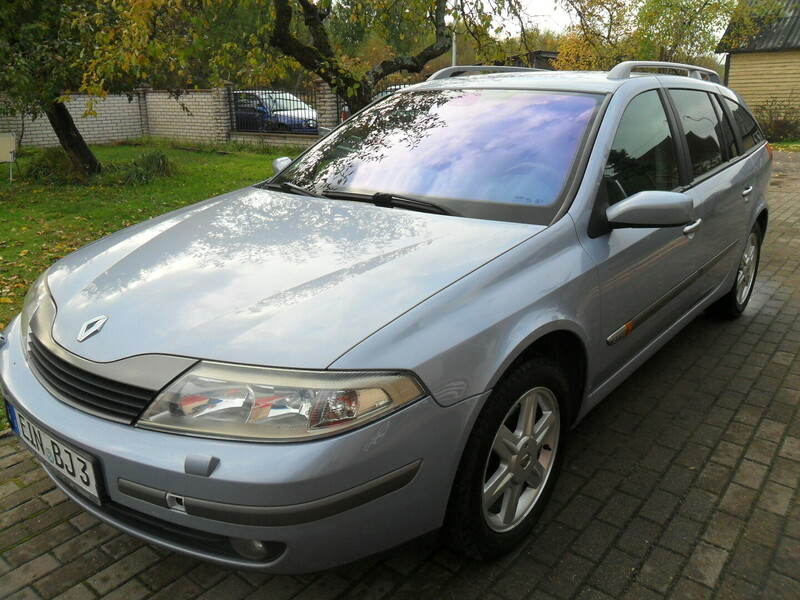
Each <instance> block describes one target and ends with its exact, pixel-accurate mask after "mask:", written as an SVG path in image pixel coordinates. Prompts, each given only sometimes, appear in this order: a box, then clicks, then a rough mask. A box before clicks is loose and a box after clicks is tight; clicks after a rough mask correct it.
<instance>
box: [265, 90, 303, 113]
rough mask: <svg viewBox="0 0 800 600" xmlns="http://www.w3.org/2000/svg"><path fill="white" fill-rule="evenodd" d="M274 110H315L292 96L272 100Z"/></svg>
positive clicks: (276, 97)
mask: <svg viewBox="0 0 800 600" xmlns="http://www.w3.org/2000/svg"><path fill="white" fill-rule="evenodd" d="M272 105H273V110H308V111H311V110H313V109H312V108H311V107H310V106H309V105H308V104H306V103H305V102H303V101H302V100H300V98H297V97H296V96H291V95H288V94H287V95H280V96H274V97H273V98H272Z"/></svg>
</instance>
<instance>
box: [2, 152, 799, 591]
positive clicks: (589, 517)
mask: <svg viewBox="0 0 800 600" xmlns="http://www.w3.org/2000/svg"><path fill="white" fill-rule="evenodd" d="M798 315H800V154H793V155H792V154H781V153H776V166H775V176H774V179H773V185H772V190H771V215H770V226H769V231H768V235H767V240H766V243H765V246H764V256H763V260H762V264H761V272H760V274H759V280H758V283H757V286H756V290H755V294H754V295H753V298H752V300H751V302H750V307H749V308H748V310H747V311H746V313H745V314H744V316H743V317H742V318H741V319H739V320H738V321H736V322H733V323H728V322H720V321H715V320H711V319H709V318H706V317H704V316H703V317H699V318H698V319H696V320H695V321H694V322H693V323H692V324H691V325H690V326H689V327H687V329H686V330H685V331H684V332H682V333H681V334H680V335H679V336H678V337H677V339H675V340H673V341H672V342H671V343H669V344H668V345H667V346H666V347H665V348H664V349H663V350H661V351H660V352H659V353H658V354H657V355H656V356H655V357H654V358H653V359H651V360H650V361H649V362H648V363H647V364H646V365H644V366H643V367H642V368H641V369H639V371H637V372H636V373H635V374H634V376H633V377H631V378H630V379H629V380H628V381H627V382H626V383H625V384H623V385H622V386H621V387H620V388H619V389H618V390H617V391H615V392H614V393H613V394H612V395H611V396H610V397H609V398H608V399H607V400H606V401H605V402H604V403H603V404H601V405H600V406H599V407H598V408H597V409H596V410H595V411H593V413H591V414H590V415H589V416H588V417H587V418H586V419H585V420H584V421H583V422H582V423H581V424H580V425H579V426H578V427H577V429H576V430H575V431H574V432H573V436H572V440H571V445H570V447H569V453H568V456H567V460H566V462H565V468H564V472H563V473H562V476H561V480H560V481H559V483H558V486H557V488H556V491H555V494H554V498H553V501H552V502H551V505H550V507H549V510H548V511H547V513H546V514H545V517H544V519H543V520H542V521H541V523H540V524H539V526H538V527H537V529H536V531H535V534H534V535H533V536H532V537H531V538H530V541H529V542H528V543H527V544H526V545H525V546H524V547H522V548H520V549H519V551H518V552H516V553H515V554H514V555H513V556H510V557H507V558H506V559H504V560H501V561H499V562H495V563H493V564H476V563H472V562H468V561H465V560H463V559H461V558H460V557H459V556H457V555H456V554H453V553H451V552H450V551H448V550H445V549H443V548H441V547H440V546H439V545H438V544H437V543H436V541H435V540H432V539H429V540H421V541H416V542H414V543H412V544H409V545H407V546H405V547H403V548H400V549H399V550H395V551H394V552H391V553H388V554H386V555H384V556H382V557H379V558H373V559H370V560H367V561H363V562H360V563H357V564H355V565H350V566H347V567H343V568H341V569H338V570H334V571H329V572H325V573H319V574H315V575H309V576H302V577H283V576H280V577H278V576H268V575H262V574H257V573H249V572H243V571H232V570H228V569H223V568H219V567H216V566H213V565H208V564H204V563H199V562H197V561H194V560H190V559H187V558H183V557H181V556H177V555H174V554H171V553H169V552H165V551H162V550H160V549H158V548H154V547H151V546H148V545H145V544H143V543H141V542H139V541H137V540H135V539H133V538H131V537H129V536H127V535H123V534H120V533H118V532H116V531H115V530H114V529H112V528H110V527H108V526H106V525H104V524H102V523H100V522H98V521H97V520H96V519H94V518H92V517H89V516H88V515H87V514H85V513H83V512H81V511H80V510H79V509H77V508H76V507H75V505H73V504H72V502H71V501H69V500H67V499H66V498H65V497H64V495H63V494H62V493H61V492H60V491H58V490H57V489H55V488H54V486H53V485H52V484H51V483H50V480H49V479H48V478H47V477H46V476H45V475H44V473H43V471H42V470H41V469H40V468H39V467H38V466H37V463H36V462H35V461H34V459H33V458H32V456H31V455H30V454H29V453H28V452H27V451H25V450H21V449H20V446H19V445H18V443H17V442H16V441H15V439H14V438H13V437H11V436H8V435H6V436H5V437H2V438H1V439H0V469H2V471H0V506H1V507H2V512H0V552H2V554H1V555H0V598H5V597H9V598H53V597H58V598H63V599H68V598H69V599H83V598H97V597H106V598H120V599H125V600H136V599H138V598H148V597H151V598H168V599H169V600H179V599H181V598H211V599H213V600H226V599H233V598H254V599H255V598H268V599H270V600H279V599H288V598H303V599H311V598H364V599H379V598H458V599H467V598H491V599H500V598H504V599H508V600H514V599H518V598H519V599H522V598H562V599H567V598H580V599H589V598H597V599H602V598H631V599H636V600H647V599H649V598H662V597H667V598H691V599H703V598H720V599H723V598H724V599H726V600H727V599H736V598H752V599H756V598H759V599H760V598H765V599H770V600H773V599H786V600H797V599H798V598H800V502H799V501H798V500H799V498H798V486H799V484H800V408H799V407H800V359H798V354H799V353H800V316H798Z"/></svg>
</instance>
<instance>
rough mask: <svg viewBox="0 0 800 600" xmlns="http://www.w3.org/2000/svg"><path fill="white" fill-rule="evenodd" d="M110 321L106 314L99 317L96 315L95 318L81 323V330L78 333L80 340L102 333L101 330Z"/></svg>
mask: <svg viewBox="0 0 800 600" xmlns="http://www.w3.org/2000/svg"><path fill="white" fill-rule="evenodd" d="M106 321H108V317H107V316H105V315H100V316H99V317H95V318H94V319H89V320H88V321H86V323H84V324H83V325H81V331H80V333H79V334H78V341H79V342H82V341H83V340H85V339H87V338H90V337H92V336H93V335H94V334H95V333H100V330H101V329H102V328H103V325H105V324H106Z"/></svg>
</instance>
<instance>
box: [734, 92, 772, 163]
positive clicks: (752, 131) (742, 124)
mask: <svg viewBox="0 0 800 600" xmlns="http://www.w3.org/2000/svg"><path fill="white" fill-rule="evenodd" d="M725 102H726V103H727V104H728V108H729V109H730V110H731V113H733V120H734V121H736V126H737V127H738V129H739V134H740V135H741V136H742V151H744V152H747V151H748V150H749V149H750V148H753V147H754V146H757V145H758V144H760V143H761V142H762V141H764V134H763V133H762V132H761V129H760V128H759V126H758V123H756V120H755V119H754V118H753V115H751V114H750V113H749V112H748V111H747V109H746V108H745V107H744V106H742V105H741V104H739V103H738V102H734V101H733V100H728V99H727V98H725Z"/></svg>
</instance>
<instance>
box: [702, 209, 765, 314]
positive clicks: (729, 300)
mask: <svg viewBox="0 0 800 600" xmlns="http://www.w3.org/2000/svg"><path fill="white" fill-rule="evenodd" d="M762 239H763V238H762V233H761V226H760V225H759V224H758V223H755V224H754V225H753V228H752V229H751V230H750V233H749V234H748V236H747V240H746V241H745V244H744V249H743V250H742V255H741V256H740V257H739V265H738V266H737V267H736V279H735V280H734V282H733V286H732V287H731V289H730V290H728V292H727V293H726V294H725V295H724V296H723V297H722V298H720V299H719V300H717V301H716V302H714V304H712V305H711V306H709V307H708V312H709V313H711V314H713V315H715V316H717V317H721V318H723V319H735V318H736V317H738V316H739V315H741V314H742V313H743V312H744V309H745V308H746V307H747V303H748V302H749V301H750V296H752V294H753V287H755V283H756V274H757V273H758V262H759V260H760V259H761V241H762Z"/></svg>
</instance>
